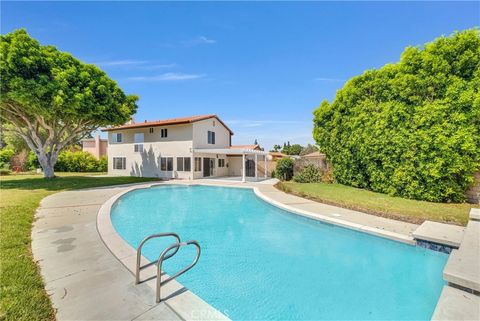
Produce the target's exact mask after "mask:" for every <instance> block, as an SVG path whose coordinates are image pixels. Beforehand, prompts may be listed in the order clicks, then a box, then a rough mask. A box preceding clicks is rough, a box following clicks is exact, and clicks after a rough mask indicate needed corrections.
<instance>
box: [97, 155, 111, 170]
mask: <svg viewBox="0 0 480 321" xmlns="http://www.w3.org/2000/svg"><path fill="white" fill-rule="evenodd" d="M107 171H108V158H107V156H102V157H100V159H99V160H98V167H97V172H107Z"/></svg>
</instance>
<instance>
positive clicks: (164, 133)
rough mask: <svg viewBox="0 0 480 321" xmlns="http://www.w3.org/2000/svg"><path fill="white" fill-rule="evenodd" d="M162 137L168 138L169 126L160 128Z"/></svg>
mask: <svg viewBox="0 0 480 321" xmlns="http://www.w3.org/2000/svg"><path fill="white" fill-rule="evenodd" d="M160 138H168V128H162V129H160Z"/></svg>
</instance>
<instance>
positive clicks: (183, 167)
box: [177, 157, 191, 172]
mask: <svg viewBox="0 0 480 321" xmlns="http://www.w3.org/2000/svg"><path fill="white" fill-rule="evenodd" d="M190 169H191V164H190V157H177V171H179V172H190Z"/></svg>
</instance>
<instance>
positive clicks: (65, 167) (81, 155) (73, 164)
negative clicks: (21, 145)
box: [27, 151, 108, 172]
mask: <svg viewBox="0 0 480 321" xmlns="http://www.w3.org/2000/svg"><path fill="white" fill-rule="evenodd" d="M27 167H28V168H29V169H32V170H33V169H36V168H38V167H40V165H39V163H38V160H37V157H36V156H35V154H34V153H33V152H31V153H30V154H29V157H28V161H27ZM107 169H108V167H107V158H106V157H101V158H100V159H99V160H98V159H96V158H95V157H94V156H93V155H92V154H90V153H88V152H83V151H63V152H61V153H60V154H59V155H58V160H57V163H56V164H55V170H56V171H59V172H106V171H107Z"/></svg>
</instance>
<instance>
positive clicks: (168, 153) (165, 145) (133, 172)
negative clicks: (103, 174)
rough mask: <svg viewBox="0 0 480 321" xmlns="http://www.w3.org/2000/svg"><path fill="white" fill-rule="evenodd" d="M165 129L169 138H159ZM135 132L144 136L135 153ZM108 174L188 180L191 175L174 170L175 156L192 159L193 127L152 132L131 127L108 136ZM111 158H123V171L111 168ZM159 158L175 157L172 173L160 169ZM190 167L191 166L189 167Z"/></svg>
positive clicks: (110, 133)
mask: <svg viewBox="0 0 480 321" xmlns="http://www.w3.org/2000/svg"><path fill="white" fill-rule="evenodd" d="M162 128H167V130H168V135H167V137H165V138H162V137H161V134H160V133H161V129H162ZM115 133H122V135H123V137H122V142H121V143H116V142H114V141H113V135H114V134H115ZM136 133H143V134H144V143H143V152H135V151H134V137H135V134H136ZM108 141H109V150H108V151H109V153H108V173H109V174H111V175H122V176H125V175H126V176H129V175H130V176H143V177H159V178H181V179H191V178H192V177H191V176H192V175H191V172H180V171H177V160H176V157H191V156H192V152H191V150H192V124H186V125H174V126H164V127H153V133H150V130H149V127H147V128H132V129H125V130H121V131H112V132H109V133H108ZM113 157H126V169H125V170H118V169H115V170H114V169H113ZM160 157H174V160H173V171H171V172H164V171H161V170H160ZM191 165H192V167H193V165H194V164H193V163H192V164H191Z"/></svg>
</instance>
